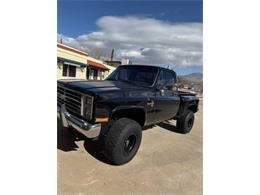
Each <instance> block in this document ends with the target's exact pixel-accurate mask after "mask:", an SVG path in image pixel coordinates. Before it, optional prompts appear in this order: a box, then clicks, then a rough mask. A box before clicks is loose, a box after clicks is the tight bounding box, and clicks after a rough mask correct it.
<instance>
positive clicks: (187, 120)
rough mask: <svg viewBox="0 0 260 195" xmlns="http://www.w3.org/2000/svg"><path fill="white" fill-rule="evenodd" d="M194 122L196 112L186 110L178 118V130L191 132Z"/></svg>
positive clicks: (184, 132)
mask: <svg viewBox="0 0 260 195" xmlns="http://www.w3.org/2000/svg"><path fill="white" fill-rule="evenodd" d="M193 124H194V113H193V112H192V111H191V110H186V111H185V112H184V113H183V115H182V116H180V118H179V119H177V130H178V131H179V132H180V133H183V134H186V133H189V132H190V131H191V129H192V127H193Z"/></svg>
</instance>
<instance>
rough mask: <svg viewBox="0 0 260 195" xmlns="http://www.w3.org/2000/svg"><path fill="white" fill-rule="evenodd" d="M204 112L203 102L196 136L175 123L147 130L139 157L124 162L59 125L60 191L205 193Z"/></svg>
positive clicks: (63, 192) (76, 192)
mask: <svg viewBox="0 0 260 195" xmlns="http://www.w3.org/2000/svg"><path fill="white" fill-rule="evenodd" d="M202 115H203V113H202V104H201V105H200V110H199V112H198V113H196V115H195V117H196V120H195V124H194V127H193V129H192V131H191V133H190V134H186V135H183V134H179V133H176V132H174V128H175V126H174V125H175V122H171V124H168V123H161V124H159V125H157V126H154V127H152V128H149V129H146V130H144V131H143V138H142V143H141V146H140V148H139V151H138V153H137V155H136V156H135V157H134V159H133V160H132V161H131V162H129V163H127V164H126V165H122V166H114V165H111V164H110V163H109V162H108V161H107V160H106V159H105V158H104V157H103V155H102V153H101V152H100V148H99V147H98V145H97V143H96V142H95V141H94V142H93V141H90V140H83V139H79V138H77V137H74V136H73V135H71V134H70V133H68V131H66V129H62V128H61V127H60V125H59V123H58V150H57V157H58V165H57V167H58V170H57V171H58V194H113V195H114V194H176V195H197V194H198V195H200V194H202V159H203V153H202V152H203V150H202V144H203V141H202V140H203V130H202V118H203V117H202Z"/></svg>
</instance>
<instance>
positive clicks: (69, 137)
mask: <svg viewBox="0 0 260 195" xmlns="http://www.w3.org/2000/svg"><path fill="white" fill-rule="evenodd" d="M57 124H58V125H57V148H58V149H59V150H62V151H64V152H70V151H77V150H78V149H79V147H78V145H77V144H76V143H77V142H78V141H84V143H83V146H84V149H85V150H86V151H87V152H88V153H89V154H90V155H91V156H93V157H94V158H96V159H97V160H99V161H101V162H103V163H106V164H109V165H113V164H112V163H111V162H110V161H109V160H108V159H106V158H105V156H104V154H103V150H102V146H101V144H100V142H99V141H98V140H93V139H88V138H85V137H84V136H83V135H81V134H79V133H76V132H75V131H73V130H72V129H66V128H63V127H62V126H61V124H60V121H59V120H58V121H57Z"/></svg>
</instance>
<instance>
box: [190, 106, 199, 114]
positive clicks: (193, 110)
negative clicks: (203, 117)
mask: <svg viewBox="0 0 260 195" xmlns="http://www.w3.org/2000/svg"><path fill="white" fill-rule="evenodd" d="M188 109H189V110H191V111H192V112H194V113H195V112H197V111H198V106H197V105H191V106H189V107H188Z"/></svg>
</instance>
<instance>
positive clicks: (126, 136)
mask: <svg viewBox="0 0 260 195" xmlns="http://www.w3.org/2000/svg"><path fill="white" fill-rule="evenodd" d="M141 140H142V129H141V126H140V125H139V123H137V122H136V121H134V120H132V119H128V118H121V119H118V120H116V121H115V122H114V123H113V124H112V126H111V127H110V129H109V131H108V134H107V136H106V137H105V140H104V142H105V145H104V152H105V156H106V157H107V158H108V159H109V160H110V161H111V162H112V163H114V164H116V165H122V164H125V163H127V162H129V161H130V160H131V159H132V158H133V157H134V156H135V154H136V153H137V151H138V149H139V146H140V144H141Z"/></svg>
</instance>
